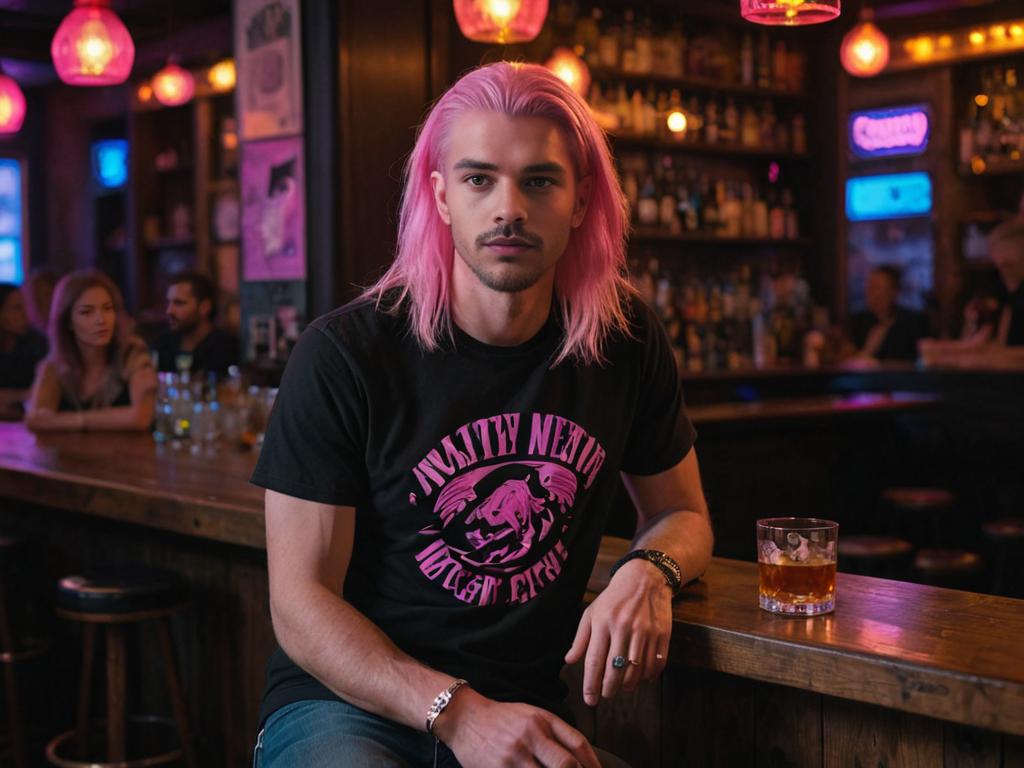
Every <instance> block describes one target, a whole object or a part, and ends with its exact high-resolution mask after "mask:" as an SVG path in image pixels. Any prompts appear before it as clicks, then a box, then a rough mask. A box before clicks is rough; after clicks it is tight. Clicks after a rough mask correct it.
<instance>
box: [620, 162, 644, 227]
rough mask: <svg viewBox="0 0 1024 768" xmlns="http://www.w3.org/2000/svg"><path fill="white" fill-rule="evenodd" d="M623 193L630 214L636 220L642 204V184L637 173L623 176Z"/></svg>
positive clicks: (627, 173)
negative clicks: (638, 209) (640, 203)
mask: <svg viewBox="0 0 1024 768" xmlns="http://www.w3.org/2000/svg"><path fill="white" fill-rule="evenodd" d="M622 191H623V193H624V194H625V195H626V200H627V202H628V203H629V210H630V213H631V214H632V215H633V217H634V218H635V217H636V212H637V208H638V207H639V202H640V184H639V182H638V181H637V178H636V172H635V171H628V172H626V173H624V174H623V175H622Z"/></svg>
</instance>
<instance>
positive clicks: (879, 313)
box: [847, 265, 928, 361]
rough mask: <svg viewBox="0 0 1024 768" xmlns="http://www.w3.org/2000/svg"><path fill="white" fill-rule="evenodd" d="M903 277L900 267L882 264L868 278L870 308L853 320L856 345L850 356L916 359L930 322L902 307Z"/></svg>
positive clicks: (859, 358)
mask: <svg viewBox="0 0 1024 768" xmlns="http://www.w3.org/2000/svg"><path fill="white" fill-rule="evenodd" d="M900 280H901V274H900V270H899V269H898V268H897V267H892V266H888V265H882V266H878V267H875V268H874V269H873V270H871V274H870V275H868V282H867V286H866V289H865V298H866V303H867V309H866V310H865V311H863V312H858V313H857V314H855V315H854V316H853V317H852V318H851V319H850V337H851V342H852V344H851V345H850V347H849V350H848V353H847V354H848V356H849V357H851V358H852V359H854V360H857V361H873V360H915V359H916V358H917V343H918V342H919V341H920V340H921V339H923V338H925V337H926V336H928V319H927V318H926V317H925V316H924V315H923V314H922V313H920V312H915V311H914V310H912V309H907V308H906V307H903V306H900V305H899V304H897V303H896V298H897V296H899V292H900Z"/></svg>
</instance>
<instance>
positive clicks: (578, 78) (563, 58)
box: [544, 48, 590, 97]
mask: <svg viewBox="0 0 1024 768" xmlns="http://www.w3.org/2000/svg"><path fill="white" fill-rule="evenodd" d="M544 66H545V67H547V68H548V69H550V70H551V71H552V72H554V73H555V74H556V75H558V78H559V79H560V80H562V81H563V82H564V83H565V84H566V85H568V86H569V87H570V88H572V89H573V90H574V91H575V92H576V93H578V94H579V95H580V96H583V97H586V95H587V92H588V91H589V90H590V69H589V68H588V67H587V65H586V63H585V62H584V61H583V59H581V58H580V57H579V56H577V55H576V54H575V53H574V52H573V51H572V50H571V49H569V48H555V50H554V51H553V52H552V53H551V58H549V59H548V60H547V61H546V62H544Z"/></svg>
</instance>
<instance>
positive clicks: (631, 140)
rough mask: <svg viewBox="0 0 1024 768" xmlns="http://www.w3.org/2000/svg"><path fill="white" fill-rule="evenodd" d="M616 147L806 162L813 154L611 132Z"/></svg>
mask: <svg viewBox="0 0 1024 768" xmlns="http://www.w3.org/2000/svg"><path fill="white" fill-rule="evenodd" d="M609 135H610V136H611V137H612V141H613V143H614V145H615V148H616V149H627V150H628V149H646V150H652V151H656V152H667V153H678V154H699V155H707V154H715V155H724V156H728V157H747V158H752V159H758V160H789V161H794V162H806V161H808V160H810V158H811V156H810V155H809V154H806V153H798V152H792V151H787V150H778V149H770V148H768V149H765V148H762V147H745V146H743V145H742V144H722V143H718V144H708V143H706V142H693V141H666V140H664V139H657V138H652V137H649V136H639V135H635V134H623V133H610V134H609Z"/></svg>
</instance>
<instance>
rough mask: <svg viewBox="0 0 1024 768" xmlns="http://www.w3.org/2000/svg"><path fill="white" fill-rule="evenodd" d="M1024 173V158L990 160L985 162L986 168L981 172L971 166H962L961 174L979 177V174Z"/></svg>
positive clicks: (1004, 174)
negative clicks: (975, 170) (976, 171)
mask: <svg viewBox="0 0 1024 768" xmlns="http://www.w3.org/2000/svg"><path fill="white" fill-rule="evenodd" d="M1017 174H1020V175H1024V160H999V159H997V160H988V161H986V162H985V170H984V171H982V172H981V173H975V172H974V171H973V170H971V167H970V166H967V165H962V166H960V175H961V176H969V177H972V178H973V177H977V176H1013V175H1017Z"/></svg>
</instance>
